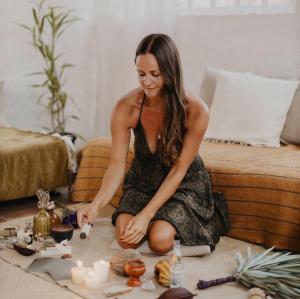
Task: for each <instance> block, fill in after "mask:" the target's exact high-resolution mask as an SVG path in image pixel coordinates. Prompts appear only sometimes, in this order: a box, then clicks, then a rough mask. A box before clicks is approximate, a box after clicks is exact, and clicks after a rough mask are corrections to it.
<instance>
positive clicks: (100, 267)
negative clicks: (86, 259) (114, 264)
mask: <svg viewBox="0 0 300 299" xmlns="http://www.w3.org/2000/svg"><path fill="white" fill-rule="evenodd" d="M93 265H94V271H95V273H96V275H97V276H98V277H99V280H100V281H101V282H105V281H106V280H107V276H108V272H109V263H108V262H106V261H104V260H100V261H96V262H94V263H93Z"/></svg>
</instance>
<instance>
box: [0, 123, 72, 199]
mask: <svg viewBox="0 0 300 299" xmlns="http://www.w3.org/2000/svg"><path fill="white" fill-rule="evenodd" d="M66 185H68V153H67V149H66V146H65V144H64V142H63V141H62V140H61V139H60V138H57V137H52V136H49V135H44V134H40V133H34V132H30V131H23V130H19V129H15V128H0V200H1V201H3V200H12V199H17V198H21V197H28V196H32V195H34V194H35V193H36V191H37V190H38V189H39V188H44V189H46V190H49V191H51V190H54V189H55V188H57V187H60V186H66Z"/></svg>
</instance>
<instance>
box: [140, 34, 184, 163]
mask: <svg viewBox="0 0 300 299" xmlns="http://www.w3.org/2000/svg"><path fill="white" fill-rule="evenodd" d="M148 53H149V54H152V55H153V56H154V57H155V58H156V60H157V63H158V66H159V70H160V73H161V75H162V78H163V80H164V87H163V90H162V96H163V99H164V103H163V104H164V108H165V109H164V110H165V118H164V125H163V128H162V132H161V140H160V142H159V143H158V149H157V153H158V155H159V157H160V159H161V161H162V162H163V163H164V164H165V165H167V166H171V165H172V164H174V163H175V162H176V160H177V158H178V156H179V154H180V151H181V149H182V143H183V135H184V123H185V118H186V109H185V104H186V100H185V93H184V90H183V78H182V69H181V62H180V57H179V52H178V49H177V47H176V45H175V43H174V42H173V40H172V39H171V38H170V37H169V36H168V35H166V34H150V35H147V36H146V37H144V38H143V39H142V41H141V42H140V43H139V45H138V47H137V50H136V53H135V60H136V58H137V56H139V55H143V54H148Z"/></svg>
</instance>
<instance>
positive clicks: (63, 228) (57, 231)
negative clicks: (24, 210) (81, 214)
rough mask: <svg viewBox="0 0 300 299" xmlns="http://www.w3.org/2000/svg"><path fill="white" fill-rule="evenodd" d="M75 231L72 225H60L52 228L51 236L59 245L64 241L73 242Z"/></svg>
mask: <svg viewBox="0 0 300 299" xmlns="http://www.w3.org/2000/svg"><path fill="white" fill-rule="evenodd" d="M73 231H74V228H73V227H72V226H71V225H67V224H58V225H55V226H52V227H51V229H50V235H51V237H52V238H53V239H54V240H55V241H56V242H57V243H60V242H61V241H63V240H71V239H72V237H73Z"/></svg>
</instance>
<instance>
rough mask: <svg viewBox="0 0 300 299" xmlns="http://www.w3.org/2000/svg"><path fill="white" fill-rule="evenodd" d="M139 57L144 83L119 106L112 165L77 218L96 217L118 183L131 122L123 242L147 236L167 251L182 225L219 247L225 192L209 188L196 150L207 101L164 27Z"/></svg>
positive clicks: (120, 217)
mask: <svg viewBox="0 0 300 299" xmlns="http://www.w3.org/2000/svg"><path fill="white" fill-rule="evenodd" d="M135 65H136V68H137V72H138V76H139V81H140V88H137V89H135V90H133V91H131V92H130V93H129V94H127V95H126V96H124V97H123V98H121V99H120V100H119V101H118V103H117V105H116V107H115V108H114V111H113V114H112V119H111V131H112V150H111V157H110V162H109V166H108V169H107V171H106V173H105V176H104V179H103V183H102V186H101V189H100V191H99V192H98V194H97V196H96V198H95V199H94V200H93V202H92V203H90V204H89V205H88V206H86V207H84V208H82V209H81V210H79V211H78V223H79V225H80V226H81V225H82V223H83V222H86V221H87V222H92V220H93V219H94V217H95V216H96V215H97V213H98V211H99V210H100V209H101V208H103V207H104V206H105V205H106V204H107V203H108V202H109V201H110V199H111V198H112V197H113V195H114V193H115V192H116V191H117V189H118V187H119V185H120V184H121V182H122V179H123V176H124V172H125V164H126V156H127V151H128V146H129V141H130V131H131V129H133V132H134V134H135V143H134V148H135V158H134V160H133V162H132V166H131V168H130V170H129V171H128V173H127V174H126V177H125V182H124V188H123V190H124V193H123V196H122V198H121V201H120V206H119V208H117V209H116V211H115V212H114V214H113V216H112V223H113V224H114V225H116V234H117V240H118V242H119V244H120V245H121V246H122V247H124V248H136V247H138V246H139V245H140V244H141V242H143V240H144V239H145V238H148V241H149V246H150V248H151V249H152V250H153V251H155V252H157V253H161V254H163V253H166V252H168V251H169V250H170V249H172V246H173V240H174V235H175V234H176V233H178V234H179V235H180V238H181V242H182V243H183V244H186V245H200V244H208V245H210V246H211V247H212V248H214V246H215V244H216V243H217V242H218V240H219V237H220V235H222V234H224V233H226V232H227V231H228V228H229V224H228V220H227V209H226V202H225V199H224V198H223V197H222V196H220V194H212V190H211V185H210V180H209V175H208V172H207V170H206V169H205V166H204V165H203V162H202V160H201V158H200V156H199V155H198V149H199V146H200V143H201V141H202V138H203V135H204V133H205V130H206V128H207V124H208V115H209V112H208V108H207V106H206V105H205V104H204V103H203V102H202V101H200V100H198V99H197V98H195V97H194V96H192V95H190V94H188V93H185V91H184V89H183V83H182V71H181V63H180V58H179V54H178V50H177V47H176V45H175V44H174V42H173V41H172V40H171V38H170V37H168V36H167V35H164V34H151V35H148V36H146V37H145V38H144V39H143V40H142V41H141V42H140V44H139V46H138V48H137V51H136V55H135ZM217 197H218V198H217Z"/></svg>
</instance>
